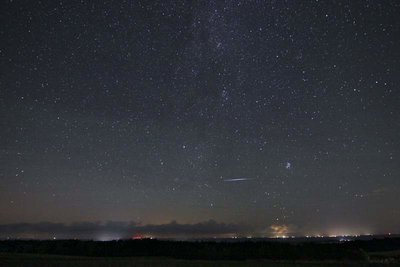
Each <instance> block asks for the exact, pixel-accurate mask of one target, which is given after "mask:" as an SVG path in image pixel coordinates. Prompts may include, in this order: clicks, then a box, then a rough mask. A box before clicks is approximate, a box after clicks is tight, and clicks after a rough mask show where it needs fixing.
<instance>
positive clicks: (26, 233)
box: [0, 220, 255, 240]
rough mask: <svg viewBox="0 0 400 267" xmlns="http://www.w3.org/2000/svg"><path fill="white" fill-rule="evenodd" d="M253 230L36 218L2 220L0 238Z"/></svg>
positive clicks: (234, 226)
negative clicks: (38, 219) (13, 221)
mask: <svg viewBox="0 0 400 267" xmlns="http://www.w3.org/2000/svg"><path fill="white" fill-rule="evenodd" d="M254 231H255V229H254V228H253V227H251V226H248V225H244V224H232V223H219V222H216V221H214V220H208V221H204V222H199V223H194V224H181V223H178V222H176V221H172V222H170V223H167V224H158V225H155V224H145V225H142V224H140V223H136V222H133V221H131V222H121V221H108V222H75V223H71V224H65V223H54V222H38V223H13V224H2V225H0V238H3V239H4V238H32V239H52V238H58V239H68V238H73V239H75V238H76V239H94V240H113V239H123V238H134V237H160V238H167V237H168V238H191V237H214V236H215V237H230V236H236V235H239V236H241V235H247V234H251V233H254Z"/></svg>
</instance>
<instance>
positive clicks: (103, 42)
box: [0, 0, 400, 239]
mask: <svg viewBox="0 0 400 267" xmlns="http://www.w3.org/2000/svg"><path fill="white" fill-rule="evenodd" d="M399 14H400V2H398V1H378V0H377V1H318V0H316V1H222V0H221V1H211V0H205V1H133V0H132V1H128V0H126V1H84V0H82V1H50V0H49V1H19V0H14V1H2V3H1V6H0V21H1V23H0V40H1V43H0V106H1V107H0V237H2V238H4V237H9V236H11V237H18V236H19V237H33V238H48V237H53V236H54V237H78V238H95V239H107V238H108V239H110V238H121V237H125V236H131V235H135V234H138V233H139V234H141V235H146V234H148V235H154V236H175V237H178V236H180V237H190V236H235V235H239V236H241V235H252V236H276V235H291V234H293V235H318V234H331V235H333V234H367V233H389V232H392V233H398V232H400V205H399V203H400V140H399V131H400V92H399V89H400V88H399V86H400V20H399Z"/></svg>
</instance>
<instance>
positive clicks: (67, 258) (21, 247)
mask: <svg viewBox="0 0 400 267" xmlns="http://www.w3.org/2000/svg"><path fill="white" fill-rule="evenodd" d="M3 266H4V267H7V266H11V267H14V266H15V267H16V266H21V267H22V266H24V267H25V266H29V267H36V266H38V267H39V266H40V267H42V266H43V267H46V266H60V267H63V266H65V267H67V266H78V267H79V266H89V267H90V266H95V267H103V266H104V267H105V266H107V267H114V266H115V267H116V266H267V267H268V266H277V267H294V266H316V267H318V266H354V267H361V266H366V267H367V266H368V267H372V266H400V239H384V240H369V241H351V242H345V243H323V242H322V243H316V242H306V243H290V242H263V241H259V242H249V241H246V242H177V241H158V240H133V241H132V240H125V241H110V242H94V241H79V240H60V241H21V240H19V241H18V240H13V241H0V267H3Z"/></svg>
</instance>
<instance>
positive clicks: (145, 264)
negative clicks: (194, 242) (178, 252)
mask: <svg viewBox="0 0 400 267" xmlns="http://www.w3.org/2000/svg"><path fill="white" fill-rule="evenodd" d="M0 266H2V267H3V266H4V267H56V266H57V267H73V266H74V267H83V266H85V267H86V266H87V267H123V266H127V267H133V266H134V267H152V266H155V267H158V266H160V267H161V266H165V267H186V266H188V267H189V266H194V267H196V266H197V267H211V266H220V267H228V266H232V267H239V266H244V267H261V266H265V267H307V266H309V267H322V266H331V267H336V266H340V267H381V266H382V267H384V266H387V267H395V266H400V263H393V262H391V263H390V262H387V263H384V262H375V263H374V262H330V261H327V262H305V261H302V262H289V261H270V260H244V261H228V260H214V261H210V260H180V259H171V258H142V257H107V258H104V257H76V256H55V255H35V254H0Z"/></svg>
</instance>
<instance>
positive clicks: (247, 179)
mask: <svg viewBox="0 0 400 267" xmlns="http://www.w3.org/2000/svg"><path fill="white" fill-rule="evenodd" d="M249 180H253V178H234V179H225V180H224V182H228V183H230V182H241V181H249Z"/></svg>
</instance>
